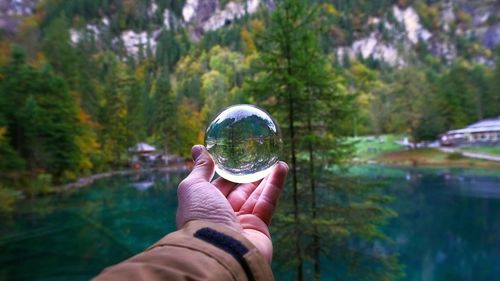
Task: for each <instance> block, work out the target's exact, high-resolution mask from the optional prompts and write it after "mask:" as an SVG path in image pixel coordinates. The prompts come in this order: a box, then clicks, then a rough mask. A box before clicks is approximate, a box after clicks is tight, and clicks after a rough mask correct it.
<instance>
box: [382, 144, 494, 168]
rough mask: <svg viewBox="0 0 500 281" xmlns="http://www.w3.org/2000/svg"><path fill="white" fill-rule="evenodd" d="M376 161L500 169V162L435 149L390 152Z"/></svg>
mask: <svg viewBox="0 0 500 281" xmlns="http://www.w3.org/2000/svg"><path fill="white" fill-rule="evenodd" d="M375 160H377V161H378V162H381V163H384V164H388V165H398V166H399V165H404V166H450V167H484V168H500V162H494V161H486V160H480V159H473V158H467V157H464V156H462V155H461V154H460V153H452V154H449V153H444V152H442V151H439V150H437V149H434V148H421V149H414V150H401V151H394V152H388V153H385V154H383V155H380V156H378V157H377V158H376V159H375Z"/></svg>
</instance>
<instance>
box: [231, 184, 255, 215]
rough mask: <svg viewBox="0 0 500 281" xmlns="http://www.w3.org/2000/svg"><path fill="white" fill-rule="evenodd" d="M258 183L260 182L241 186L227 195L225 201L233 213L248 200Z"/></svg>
mask: <svg viewBox="0 0 500 281" xmlns="http://www.w3.org/2000/svg"><path fill="white" fill-rule="evenodd" d="M260 182H261V181H258V182H253V183H245V184H241V185H239V186H238V187H236V189H234V190H233V191H232V192H231V193H229V195H228V196H227V200H228V201H229V204H231V207H233V210H234V211H235V212H237V211H239V210H240V208H241V206H243V204H245V202H247V201H248V198H249V197H250V195H251V194H252V193H253V192H254V191H255V189H256V188H257V186H259V183H260Z"/></svg>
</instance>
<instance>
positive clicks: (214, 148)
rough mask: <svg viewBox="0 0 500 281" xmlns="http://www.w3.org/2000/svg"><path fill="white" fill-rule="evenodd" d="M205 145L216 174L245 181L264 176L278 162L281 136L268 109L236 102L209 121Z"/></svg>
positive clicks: (236, 180) (241, 181) (252, 180)
mask: <svg viewBox="0 0 500 281" xmlns="http://www.w3.org/2000/svg"><path fill="white" fill-rule="evenodd" d="M205 146H206V148H207V150H208V152H209V153H210V155H211V156H212V159H213V160H214V162H215V172H217V174H218V175H219V176H221V177H223V178H225V179H227V180H229V181H232V182H236V183H248V182H254V181H257V180H259V179H262V178H264V177H265V176H267V175H268V174H269V173H270V172H271V170H272V169H273V167H274V165H276V163H278V160H279V156H280V154H281V148H282V139H281V132H280V128H279V127H278V123H277V122H276V121H275V120H274V119H273V118H272V117H271V115H269V113H267V112H265V111H264V110H263V109H260V108H258V107H257V106H254V105H247V104H239V105H234V106H231V107H228V108H226V109H225V110H224V111H222V112H221V113H220V114H219V115H217V117H215V119H214V120H213V121H212V123H210V125H209V126H208V128H207V131H206V133H205Z"/></svg>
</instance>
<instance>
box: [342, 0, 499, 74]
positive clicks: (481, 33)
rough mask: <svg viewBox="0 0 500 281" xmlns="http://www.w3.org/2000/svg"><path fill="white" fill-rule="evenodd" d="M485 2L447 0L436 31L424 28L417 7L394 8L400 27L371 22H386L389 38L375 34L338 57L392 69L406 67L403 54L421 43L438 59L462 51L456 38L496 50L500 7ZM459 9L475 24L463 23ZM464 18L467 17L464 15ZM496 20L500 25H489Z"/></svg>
mask: <svg viewBox="0 0 500 281" xmlns="http://www.w3.org/2000/svg"><path fill="white" fill-rule="evenodd" d="M484 3H486V2H485V1H462V0H455V1H451V0H443V1H442V2H441V4H440V10H439V17H440V29H439V30H434V31H433V32H431V31H429V30H427V29H426V28H425V27H424V26H423V25H422V23H421V20H420V17H419V15H418V13H417V12H416V10H415V9H414V8H413V7H411V6H409V7H406V8H400V7H398V6H397V5H394V6H393V8H392V10H391V11H390V12H388V13H392V16H393V18H394V19H395V21H396V24H393V23H391V21H389V20H388V17H387V15H386V17H383V18H370V19H369V21H368V23H367V25H368V26H370V25H373V26H377V25H379V24H380V23H383V26H384V29H385V32H386V34H385V36H384V35H383V34H382V32H381V31H380V30H376V31H372V32H370V33H369V34H368V35H367V36H365V37H363V38H360V39H358V40H356V41H354V42H353V43H352V44H351V45H350V46H343V47H340V48H338V49H337V52H336V54H337V57H339V58H344V57H349V58H351V59H352V58H355V57H356V56H361V57H362V58H365V59H367V58H373V59H377V60H380V61H383V62H385V63H387V64H389V65H391V66H404V65H405V64H406V62H405V61H404V59H403V55H402V54H403V53H404V52H406V51H407V50H409V49H411V48H414V47H415V46H416V45H417V44H419V43H424V44H426V45H427V47H428V48H429V51H430V52H431V54H433V55H434V56H437V57H441V58H444V59H445V60H446V61H452V60H454V59H455V58H456V56H457V52H458V51H457V47H456V45H455V41H454V39H453V37H454V36H465V37H466V38H470V39H475V40H478V41H479V42H480V43H481V44H482V45H483V47H485V48H489V49H493V48H495V47H497V46H500V23H498V14H499V13H500V5H498V4H491V3H486V4H484ZM457 10H459V11H464V12H465V13H466V15H465V16H466V17H470V18H471V24H468V25H466V24H463V23H460V21H458V16H457V14H456V11H457ZM461 16H462V17H464V14H462V15H461ZM494 17H496V21H497V23H494V24H493V25H492V24H491V23H490V24H488V23H489V22H490V21H491V19H492V18H494ZM462 20H463V19H462ZM457 22H458V24H457ZM452 24H454V29H453V30H451V27H450V25H452ZM475 60H476V61H478V62H481V63H488V58H486V57H480V56H479V57H476V58H475Z"/></svg>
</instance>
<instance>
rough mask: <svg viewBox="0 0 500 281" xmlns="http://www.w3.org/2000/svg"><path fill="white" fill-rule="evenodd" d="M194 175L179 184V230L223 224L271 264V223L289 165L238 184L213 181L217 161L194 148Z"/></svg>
mask: <svg viewBox="0 0 500 281" xmlns="http://www.w3.org/2000/svg"><path fill="white" fill-rule="evenodd" d="M192 155H193V160H194V161H195V163H194V167H193V170H192V171H191V173H190V174H189V175H188V176H187V177H186V178H185V179H184V180H183V181H182V182H181V183H180V184H179V188H178V189H177V196H178V199H179V207H178V209H177V228H181V227H182V226H183V225H184V224H185V223H186V222H188V221H190V220H205V221H210V222H215V223H219V224H223V225H225V226H227V227H229V228H231V229H233V230H236V231H238V232H240V233H241V234H243V236H244V237H246V238H247V239H248V240H250V242H252V243H253V244H254V245H255V247H257V249H258V250H259V251H260V253H261V254H262V255H263V256H264V257H265V258H267V260H268V261H269V262H271V258H272V255H273V245H272V241H271V235H270V233H269V228H268V226H269V223H270V221H271V217H272V215H273V213H274V209H275V207H276V204H277V202H278V198H279V196H280V194H281V191H282V189H283V185H284V183H285V178H286V174H287V172H288V166H287V165H286V163H285V162H281V161H280V162H279V163H278V164H277V165H276V166H275V168H274V170H273V171H272V172H271V174H270V175H268V176H267V177H266V178H264V179H262V180H259V181H257V182H254V183H245V184H237V183H234V182H230V181H228V180H226V179H224V178H218V179H216V180H214V181H212V182H210V181H211V180H212V177H213V176H214V162H213V160H212V157H210V155H209V154H208V152H207V150H206V149H205V147H204V146H202V145H195V146H193V148H192Z"/></svg>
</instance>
